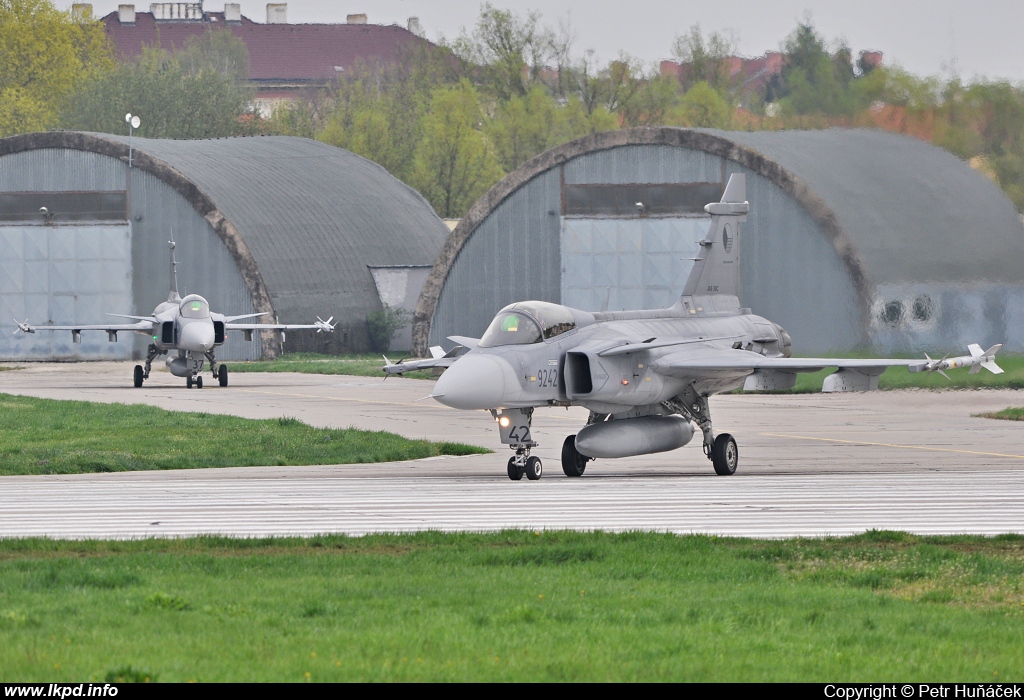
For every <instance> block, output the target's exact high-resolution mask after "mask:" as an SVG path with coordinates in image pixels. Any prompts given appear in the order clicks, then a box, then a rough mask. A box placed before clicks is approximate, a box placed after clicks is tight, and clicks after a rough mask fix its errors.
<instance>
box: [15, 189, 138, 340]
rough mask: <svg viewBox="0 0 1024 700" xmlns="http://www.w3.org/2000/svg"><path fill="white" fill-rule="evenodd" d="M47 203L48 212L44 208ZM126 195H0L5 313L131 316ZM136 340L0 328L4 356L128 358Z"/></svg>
mask: <svg viewBox="0 0 1024 700" xmlns="http://www.w3.org/2000/svg"><path fill="white" fill-rule="evenodd" d="M42 207H45V211H41V208H42ZM126 219H127V215H126V210H125V194H124V192H6V193H0V314H2V315H3V318H6V319H8V323H10V322H11V319H14V318H16V319H18V320H19V321H24V320H25V319H28V321H29V322H30V323H32V324H33V325H37V326H38V325H44V324H47V323H53V324H57V325H75V324H83V325H84V324H100V323H110V322H115V323H118V322H125V323H128V322H130V321H127V320H114V319H111V318H110V317H109V316H107V314H108V313H119V314H131V313H134V309H132V293H131V292H132V274H131V233H130V230H129V227H128V223H127V220H126ZM131 350H132V343H131V342H118V343H111V342H108V340H107V334H106V333H103V332H102V331H92V332H87V333H83V334H82V342H81V343H72V342H71V333H70V332H68V331H63V332H58V331H53V332H38V333H36V334H34V335H29V336H27V337H26V336H25V335H23V334H21V333H18V334H17V335H12V334H11V333H10V332H4V333H0V358H2V359H6V360H15V359H39V360H44V359H58V358H65V359H112V360H113V359H119V360H121V359H129V358H130V356H131Z"/></svg>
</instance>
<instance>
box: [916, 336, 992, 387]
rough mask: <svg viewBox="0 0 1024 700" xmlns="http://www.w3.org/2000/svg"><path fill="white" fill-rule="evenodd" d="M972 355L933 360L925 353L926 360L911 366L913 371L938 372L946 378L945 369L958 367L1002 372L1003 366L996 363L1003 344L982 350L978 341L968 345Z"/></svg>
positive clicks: (975, 370) (972, 372)
mask: <svg viewBox="0 0 1024 700" xmlns="http://www.w3.org/2000/svg"><path fill="white" fill-rule="evenodd" d="M967 349H968V350H969V351H970V352H971V354H970V355H961V356H960V357H944V358H942V359H941V360H933V359H932V358H930V357H928V354H927V353H925V359H926V360H927V361H926V362H922V363H921V364H918V365H911V366H910V367H909V369H910V371H911V372H938V373H939V374H941V375H942V376H943V377H945V378H946V379H949V375H947V374H946V373H945V372H944V371H943V370H947V369H957V368H958V367H970V368H971V370H970V374H977V373H978V372H980V371H981V368H982V367H984V368H985V369H987V370H988V371H989V372H991V373H992V374H1002V373H1003V368H1002V367H1000V366H999V365H997V364H996V353H997V352H999V351H1000V350H1002V349H1003V346H1002V344H1001V343H1000V344H998V345H993V346H992V347H990V348H989V349H988V350H982V349H981V346H980V345H978V344H977V343H971V344H970V345H968V346H967Z"/></svg>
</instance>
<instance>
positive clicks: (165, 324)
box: [153, 294, 224, 353]
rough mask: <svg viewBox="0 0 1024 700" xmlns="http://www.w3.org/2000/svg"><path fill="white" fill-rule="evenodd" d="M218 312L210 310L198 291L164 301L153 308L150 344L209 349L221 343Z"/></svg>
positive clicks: (195, 350)
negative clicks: (153, 321)
mask: <svg viewBox="0 0 1024 700" xmlns="http://www.w3.org/2000/svg"><path fill="white" fill-rule="evenodd" d="M218 315H219V314H212V313H210V305H209V303H207V301H206V299H204V298H203V297H201V296H199V295H198V294H189V295H188V296H186V297H185V298H184V299H180V300H169V301H165V302H163V303H162V304H160V305H159V306H157V307H156V309H155V310H154V311H153V317H154V318H155V319H156V320H157V323H156V328H155V330H154V331H153V344H154V345H156V346H157V347H158V348H160V349H161V350H180V351H185V352H195V353H206V352H209V351H210V350H212V349H213V348H214V347H216V346H218V345H223V344H224V322H223V321H218V320H217V319H216V316H218ZM218 323H219V324H220V328H218V327H217V324H218Z"/></svg>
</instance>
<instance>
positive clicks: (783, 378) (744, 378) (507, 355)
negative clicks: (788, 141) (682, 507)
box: [383, 174, 1002, 481]
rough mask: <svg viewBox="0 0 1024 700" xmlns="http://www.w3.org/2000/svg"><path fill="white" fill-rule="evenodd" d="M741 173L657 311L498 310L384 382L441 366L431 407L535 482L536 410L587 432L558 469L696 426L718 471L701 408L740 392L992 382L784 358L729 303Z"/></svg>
mask: <svg viewBox="0 0 1024 700" xmlns="http://www.w3.org/2000/svg"><path fill="white" fill-rule="evenodd" d="M749 207H750V205H749V203H748V202H747V201H746V182H745V179H744V175H742V174H734V175H732V176H731V177H730V178H729V182H728V184H727V185H726V188H725V192H724V194H723V196H722V200H721V201H720V202H714V203H711V204H708V205H707V206H705V207H704V210H705V211H706V212H707V213H709V214H710V215H711V226H710V228H709V230H708V233H707V236H706V237H705V238H704V240H702V241H700V252H699V254H698V257H697V258H696V259H695V261H694V265H693V269H692V270H691V272H690V276H689V278H688V279H687V281H686V284H685V286H684V288H683V291H682V296H681V297H680V299H679V301H678V302H677V303H676V304H675V305H674V306H672V307H670V308H667V309H658V310H647V311H618V312H601V313H591V312H587V311H581V310H579V309H572V308H569V307H566V306H561V305H559V304H552V303H549V302H543V301H525V302H520V303H516V304H512V305H510V306H506V307H505V308H504V309H502V310H501V311H500V312H498V315H497V316H495V317H494V320H493V321H492V322H491V324H490V326H488V328H487V330H486V332H485V333H484V334H483V337H482V338H480V339H474V338H464V337H459V336H452V337H451V338H450V340H452V341H454V342H455V343H457V344H458V345H457V347H456V348H455V349H454V350H453V351H451V352H449V353H446V354H443V356H442V355H441V352H442V351H440V349H439V348H437V349H432V354H433V355H434V357H432V358H427V359H423V360H414V361H410V362H402V363H398V364H393V363H391V362H389V361H387V358H385V367H384V368H383V369H384V372H385V373H386V374H389V375H390V374H401V373H403V372H407V371H410V370H413V369H423V368H427V367H447V369H446V370H445V371H444V373H443V374H442V375H441V376H440V378H439V379H438V381H437V384H436V385H435V386H434V390H433V393H432V394H431V397H432V398H434V399H436V400H437V401H438V402H440V403H442V404H444V405H446V406H450V407H452V408H458V409H465V410H479V409H483V410H487V411H490V413H491V414H492V416H493V417H494V419H495V420H496V421H497V423H498V432H499V435H500V436H501V442H502V443H504V444H507V445H509V446H510V447H511V448H512V449H513V450H514V451H515V453H514V455H513V456H512V457H511V458H510V459H509V460H508V465H507V468H508V476H509V478H510V479H512V480H514V481H519V480H520V479H522V478H523V475H524V474H525V476H526V477H527V478H528V479H531V480H536V479H539V478H540V477H541V474H542V473H543V465H542V464H541V460H540V458H538V457H536V456H530V450H531V449H532V448H534V447H536V446H537V442H536V441H535V440H534V439H533V432H532V419H533V412H534V409H535V408H538V407H541V406H583V407H585V408H587V409H589V410H590V416H589V418H588V419H587V422H586V425H585V426H583V427H582V428H581V429H580V431H579V433H578V434H576V435H570V436H568V437H567V438H566V439H565V442H564V443H563V445H562V455H561V457H562V459H561V461H562V471H563V472H564V473H565V474H566V476H570V477H578V476H582V475H583V472H584V470H585V469H586V466H587V463H588V462H590V461H591V460H594V459H604V458H616V457H630V456H634V455H644V454H652V453H655V452H665V451H668V450H674V449H676V448H679V447H682V446H683V445H685V444H687V443H688V442H690V440H691V439H692V438H693V435H694V432H695V426H696V428H697V429H699V430H700V431H701V433H702V434H703V448H704V454H705V455H706V456H707V458H708V459H709V460H711V463H712V466H713V467H714V470H715V472H716V473H717V474H720V475H729V474H733V473H735V471H736V467H737V465H738V464H739V449H738V448H737V445H736V440H735V439H734V438H733V436H732V435H730V434H729V433H720V434H718V435H716V434H715V432H714V429H713V426H712V422H711V412H710V410H709V407H708V398H709V397H710V396H712V395H714V394H717V393H720V392H723V391H730V390H733V389H737V388H740V387H742V388H743V389H744V390H746V391H757V390H776V389H789V388H792V387H793V386H794V384H795V383H796V375H797V373H799V372H816V371H818V370H821V369H825V368H828V367H837V368H838V371H837V372H835V373H833V374H831V375H829V376H828V377H826V378H825V381H824V385H823V387H822V391H825V392H834V391H867V390H871V389H877V388H878V377H879V375H880V374H882V372H883V371H884V370H885V369H886V368H887V367H890V366H905V367H907V368H908V369H909V370H910V371H911V372H935V371H937V372H941V373H943V374H945V372H944V370H946V369H951V368H954V367H970V368H971V372H972V373H974V372H978V371H980V369H981V368H982V367H984V368H985V369H987V370H989V371H990V372H993V373H996V374H999V373H1001V372H1002V369H1001V368H1000V367H999V366H998V365H997V364H996V362H995V354H996V353H997V352H998V351H999V350H1000V348H1001V347H1002V346H1001V345H995V346H993V347H991V348H989V349H988V350H982V349H981V347H980V346H978V345H971V346H969V349H970V352H971V354H970V355H967V356H963V357H954V358H948V357H947V358H943V359H942V360H932V359H931V358H929V357H928V356H927V355H926V356H925V359H924V360H905V359H834V358H830V359H820V358H795V357H792V347H793V343H792V340H791V338H790V336H789V334H788V333H787V332H786V331H785V329H783V328H782V326H780V325H778V324H777V323H773V322H771V321H769V320H768V319H765V318H762V317H760V316H757V315H755V314H753V313H752V312H751V310H750V309H747V308H740V304H739V255H740V224H742V223H743V222H744V221H746V215H747V213H748V211H749Z"/></svg>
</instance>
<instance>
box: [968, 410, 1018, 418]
mask: <svg viewBox="0 0 1024 700" xmlns="http://www.w3.org/2000/svg"><path fill="white" fill-rule="evenodd" d="M975 415H976V416H977V417H978V418H995V419H997V420H1024V408H1004V409H1003V410H1002V411H992V412H990V413H977V414H975Z"/></svg>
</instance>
